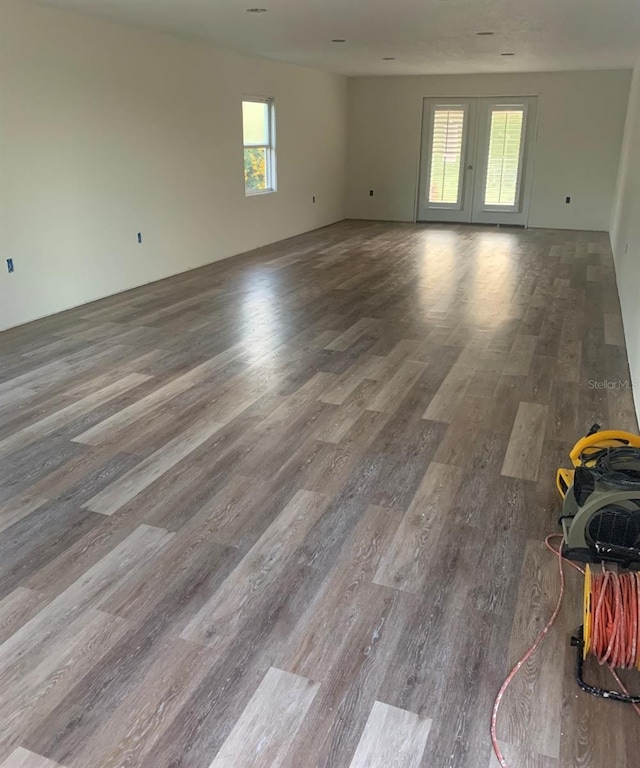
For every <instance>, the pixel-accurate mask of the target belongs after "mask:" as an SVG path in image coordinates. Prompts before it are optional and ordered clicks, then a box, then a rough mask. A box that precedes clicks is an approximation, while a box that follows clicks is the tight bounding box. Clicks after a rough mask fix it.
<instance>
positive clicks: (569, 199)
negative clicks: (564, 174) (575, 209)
mask: <svg viewBox="0 0 640 768" xmlns="http://www.w3.org/2000/svg"><path fill="white" fill-rule="evenodd" d="M564 201H565V203H566V204H567V205H570V204H571V197H570V196H569V195H567V196H566V197H565V199H564Z"/></svg>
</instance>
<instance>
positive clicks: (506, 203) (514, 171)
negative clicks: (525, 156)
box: [484, 107, 525, 208]
mask: <svg viewBox="0 0 640 768" xmlns="http://www.w3.org/2000/svg"><path fill="white" fill-rule="evenodd" d="M490 121H491V123H490V127H489V158H488V161H487V183H486V187H485V191H484V204H485V206H492V207H494V206H495V207H496V208H499V207H510V208H513V207H515V206H516V205H517V202H518V196H519V191H520V177H521V174H522V149H523V142H522V137H523V133H524V131H523V129H524V125H525V110H524V108H523V107H514V108H508V107H502V108H500V107H498V108H495V109H493V110H492V111H491V117H490Z"/></svg>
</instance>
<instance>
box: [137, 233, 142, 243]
mask: <svg viewBox="0 0 640 768" xmlns="http://www.w3.org/2000/svg"><path fill="white" fill-rule="evenodd" d="M138 242H139V243H141V242H142V232H138Z"/></svg>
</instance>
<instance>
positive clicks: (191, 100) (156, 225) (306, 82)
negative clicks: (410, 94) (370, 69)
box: [0, 0, 347, 328]
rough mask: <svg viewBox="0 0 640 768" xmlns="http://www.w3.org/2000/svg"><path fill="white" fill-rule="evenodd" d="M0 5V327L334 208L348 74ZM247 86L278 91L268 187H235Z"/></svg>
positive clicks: (21, 4)
mask: <svg viewBox="0 0 640 768" xmlns="http://www.w3.org/2000/svg"><path fill="white" fill-rule="evenodd" d="M0 17H1V19H2V23H1V24H0V28H1V29H0V57H1V58H0V185H1V187H0V258H1V259H2V261H1V262H0V328H5V327H9V326H12V325H17V324H19V323H24V322H26V321H28V320H32V319H34V318H37V317H41V316H44V315H47V314H50V313H53V312H57V311H60V310H62V309H65V308H68V307H71V306H74V305H77V304H81V303H83V302H87V301H91V300H93V299H96V298H99V297H102V296H106V295H109V294H112V293H115V292H118V291H122V290H124V289H127V288H131V287H133V286H136V285H140V284H143V283H146V282H150V281H153V280H157V279H159V278H163V277H166V276H168V275H171V274H175V273H178V272H183V271H185V270H187V269H191V268H193V267H197V266H200V265H203V264H206V263H209V262H212V261H216V260H217V259H222V258H225V257H227V256H230V255H232V254H236V253H239V252H242V251H245V250H248V249H251V248H254V247H256V246H259V245H263V244H266V243H270V242H274V241H276V240H280V239H282V238H285V237H288V236H291V235H295V234H298V233H300V232H303V231H307V230H311V229H314V228H316V227H320V226H322V225H325V224H328V223H330V222H333V221H336V220H339V219H341V218H343V217H344V181H345V179H344V174H345V164H346V120H347V84H346V79H344V78H340V77H338V76H335V75H330V74H326V73H322V72H316V71H313V70H308V69H304V68H301V67H295V66H290V65H287V64H282V63H278V62H274V61H268V60H265V59H258V58H252V57H247V56H243V55H239V54H235V53H232V52H228V51H223V50H218V49H215V48H211V47H207V46H203V45H198V44H193V43H188V42H183V41H181V40H177V39H173V38H171V37H168V36H163V35H158V34H155V33H150V32H144V31H140V30H135V29H131V28H127V27H124V26H116V25H111V24H109V23H105V22H101V21H96V20H93V19H90V18H88V17H85V16H80V15H75V14H70V13H66V12H62V11H59V10H55V9H51V8H44V7H41V6H38V5H36V4H34V3H33V2H31V0H0ZM243 94H252V95H265V96H274V97H275V99H276V111H277V117H276V119H277V140H278V192H277V193H276V194H274V195H264V196H259V197H252V198H245V195H244V182H243V156H242V117H241V98H242V95H243ZM313 195H316V200H317V202H316V203H315V204H313V203H312V197H313ZM137 232H142V234H143V244H142V245H138V244H137V239H136V234H137ZM9 257H11V258H13V259H14V262H15V272H14V274H12V275H8V274H7V270H6V264H5V259H6V258H9Z"/></svg>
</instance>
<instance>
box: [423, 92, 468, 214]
mask: <svg viewBox="0 0 640 768" xmlns="http://www.w3.org/2000/svg"><path fill="white" fill-rule="evenodd" d="M465 118H466V112H465V109H464V108H463V107H453V108H451V109H449V108H447V107H438V108H436V109H435V110H434V112H433V136H432V146H431V178H430V180H429V203H430V204H431V205H434V206H438V207H439V206H459V205H460V191H461V186H462V185H461V180H462V155H463V146H464V144H463V141H464V130H465Z"/></svg>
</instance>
